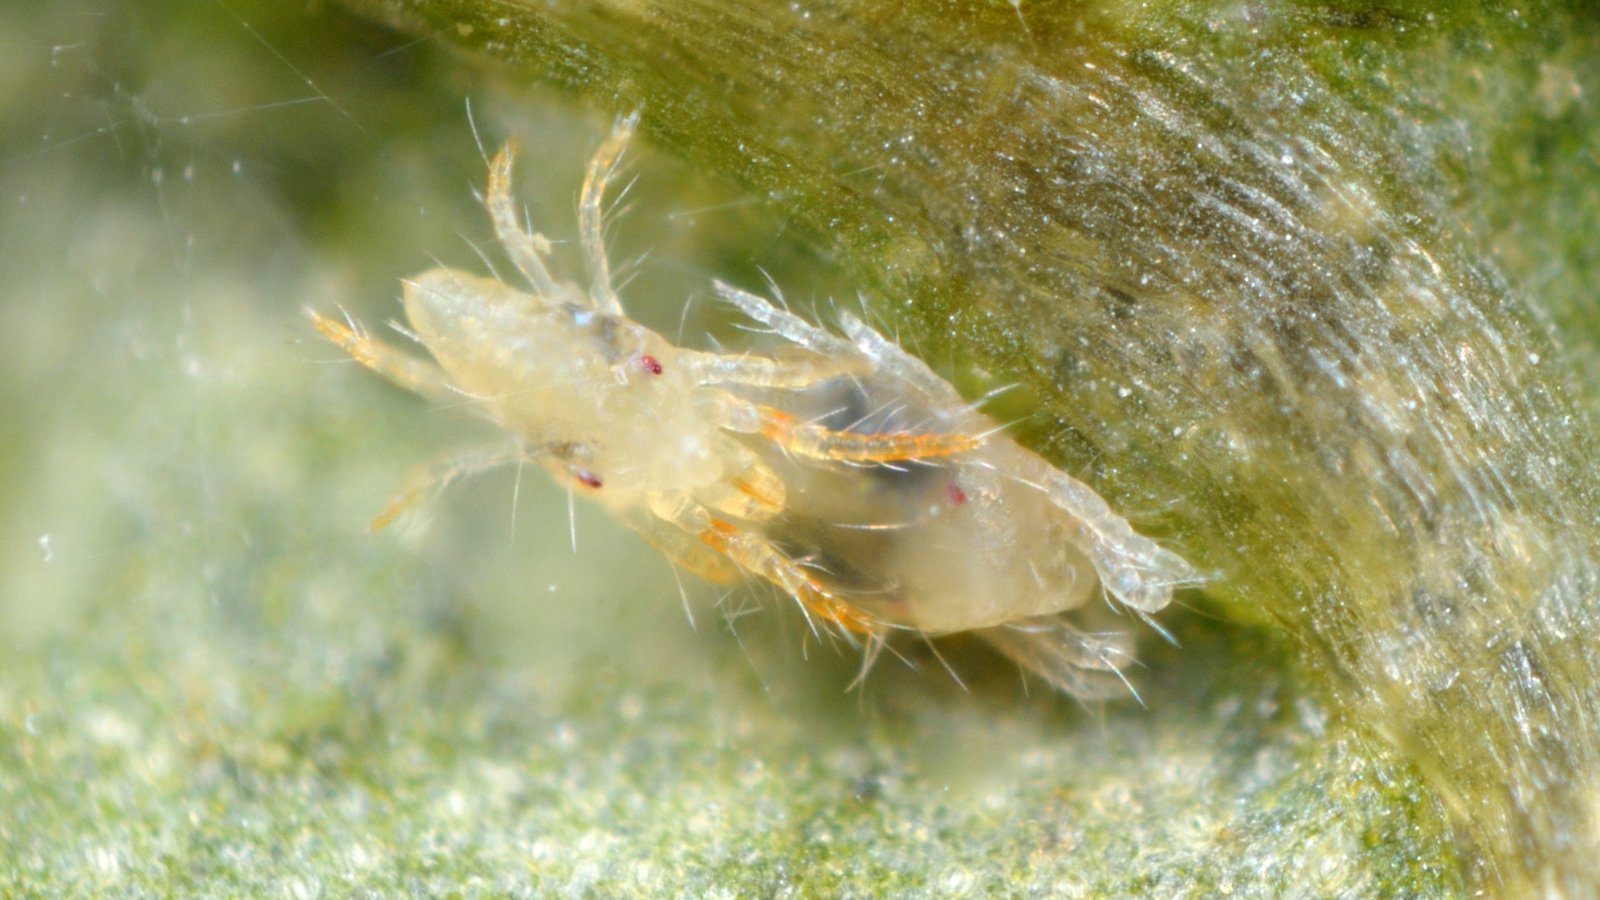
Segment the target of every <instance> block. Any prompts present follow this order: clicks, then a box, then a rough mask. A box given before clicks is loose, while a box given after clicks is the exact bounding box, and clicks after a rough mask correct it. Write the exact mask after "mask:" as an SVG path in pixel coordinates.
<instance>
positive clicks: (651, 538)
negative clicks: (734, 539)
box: [623, 512, 741, 584]
mask: <svg viewBox="0 0 1600 900" xmlns="http://www.w3.org/2000/svg"><path fill="white" fill-rule="evenodd" d="M623 521H624V522H625V523H626V524H627V526H628V527H629V528H632V529H633V530H634V531H635V532H637V533H638V534H639V536H640V537H642V538H644V539H645V541H646V542H647V543H649V544H650V546H652V547H654V548H656V549H657V550H659V551H660V552H661V555H663V556H665V557H666V558H667V560H668V561H669V562H671V563H672V564H673V565H675V566H677V567H678V568H680V569H683V570H684V571H685V572H688V573H690V574H692V575H698V576H700V577H701V578H704V579H705V580H707V581H709V582H711V583H712V584H732V583H733V582H734V581H736V580H738V578H739V575H740V573H741V570H740V568H739V567H738V566H737V565H736V564H735V563H734V562H733V561H732V560H730V559H728V557H726V556H724V555H722V554H721V553H719V552H717V551H716V550H713V549H712V548H711V547H710V546H708V545H707V544H706V543H705V542H704V541H700V540H698V539H696V538H694V537H692V536H690V535H688V534H685V533H684V532H683V531H681V530H679V529H678V528H675V527H673V526H672V525H671V524H669V523H667V522H664V521H662V520H661V519H658V518H656V517H655V516H654V515H651V514H650V513H648V512H645V513H641V514H639V515H631V516H627V517H625V518H624V519H623Z"/></svg>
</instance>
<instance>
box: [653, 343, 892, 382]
mask: <svg viewBox="0 0 1600 900" xmlns="http://www.w3.org/2000/svg"><path fill="white" fill-rule="evenodd" d="M677 359H678V362H679V365H685V366H688V367H689V371H690V372H691V373H692V374H693V375H694V378H695V380H696V381H698V382H699V383H701V384H741V385H745V386H747V387H754V388H803V387H809V386H811V385H813V384H817V383H819V382H823V381H827V380H828V379H830V378H838V377H840V376H843V375H861V374H865V373H866V372H867V371H868V370H869V369H870V366H868V365H867V361H866V360H864V359H861V358H860V357H858V356H849V357H828V356H807V357H804V358H801V359H796V360H780V359H773V358H772V357H770V356H754V355H745V354H733V353H706V352H703V351H699V350H679V351H678V354H677Z"/></svg>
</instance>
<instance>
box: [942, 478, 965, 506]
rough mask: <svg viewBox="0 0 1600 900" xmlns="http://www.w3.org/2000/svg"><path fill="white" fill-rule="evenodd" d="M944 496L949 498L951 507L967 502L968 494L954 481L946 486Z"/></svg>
mask: <svg viewBox="0 0 1600 900" xmlns="http://www.w3.org/2000/svg"><path fill="white" fill-rule="evenodd" d="M944 495H945V497H947V498H949V500H950V505H951V506H960V505H962V504H963V503H966V502H967V492H966V491H963V490H962V489H961V485H959V484H956V483H955V482H954V481H952V482H950V483H949V484H947V485H945V488H944Z"/></svg>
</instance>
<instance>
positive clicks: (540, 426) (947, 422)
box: [311, 116, 1199, 698]
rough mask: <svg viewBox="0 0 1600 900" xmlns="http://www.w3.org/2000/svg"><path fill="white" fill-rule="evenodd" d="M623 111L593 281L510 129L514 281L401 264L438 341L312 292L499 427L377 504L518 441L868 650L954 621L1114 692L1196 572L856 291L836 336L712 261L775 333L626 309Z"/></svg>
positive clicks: (482, 462)
mask: <svg viewBox="0 0 1600 900" xmlns="http://www.w3.org/2000/svg"><path fill="white" fill-rule="evenodd" d="M634 122H635V117H631V116H630V117H627V118H625V119H622V120H620V121H619V122H618V124H617V127H616V128H615V129H614V130H613V132H612V134H611V135H610V137H609V138H608V139H607V140H606V141H605V142H604V143H603V144H602V145H601V147H600V149H599V150H598V151H597V152H596V154H595V156H594V159H593V160H592V161H591V162H590V164H589V168H588V172H587V177H586V178H585V180H584V186H583V194H582V199H581V202H580V207H579V225H580V240H581V244H582V248H583V255H584V259H585V262H586V266H587V269H588V280H589V287H588V289H587V290H585V289H584V288H581V287H579V286H578V285H576V284H573V283H572V282H569V281H565V280H559V279H557V278H556V277H555V276H553V275H552V274H551V272H550V268H549V265H548V261H547V256H548V250H549V241H547V240H546V239H545V238H544V237H543V236H541V235H539V234H536V233H532V232H531V231H530V230H529V229H528V228H527V227H525V225H524V221H523V217H522V216H521V215H520V214H519V212H518V207H517V204H516V203H515V202H514V200H513V199H512V196H511V159H512V149H511V147H510V146H509V145H508V146H507V147H506V148H505V149H503V150H501V151H500V153H499V154H498V155H497V156H496V157H495V158H494V161H493V162H492V163H491V164H490V168H489V184H488V191H487V196H486V198H485V204H486V205H487V207H488V210H489V214H490V217H491V218H492V219H493V222H494V227H495V231H496V233H497V235H498V237H499V240H500V243H501V244H502V246H503V247H504V249H505V253H506V255H507V256H508V257H509V258H510V259H511V261H512V262H513V263H514V264H515V265H516V267H517V268H518V269H519V270H520V271H521V272H522V275H523V277H524V278H526V279H527V281H528V285H529V287H528V289H526V290H521V289H518V288H514V287H511V286H509V285H507V284H504V283H503V282H501V281H498V280H496V279H492V278H484V277H480V276H477V275H473V274H470V273H467V272H462V271H459V270H456V269H434V270H432V271H428V272H424V273H423V274H421V275H419V276H417V277H416V278H413V279H411V280H409V281H407V282H405V310H406V317H407V318H408V319H409V321H410V330H411V332H412V337H414V338H415V339H416V340H417V341H418V342H419V343H421V344H422V345H423V346H424V347H426V348H427V349H428V351H429V352H430V353H431V354H432V356H433V359H434V362H429V361H426V360H422V359H419V358H416V357H414V356H411V355H409V354H406V353H402V352H399V351H397V350H395V349H393V348H390V347H388V346H386V345H384V344H380V343H377V342H375V341H374V340H372V339H371V338H370V337H369V336H368V335H367V334H366V333H365V331H364V330H363V329H362V328H361V327H360V326H359V325H357V324H355V323H353V322H349V323H346V322H341V321H338V320H335V319H331V318H328V317H326V316H322V315H319V314H317V313H315V312H313V313H311V318H312V321H313V322H314V323H315V324H316V327H317V329H318V330H319V331H321V332H322V334H323V335H325V336H326V337H327V338H328V339H329V340H331V341H333V342H334V343H335V344H338V345H339V346H340V347H342V348H343V349H344V350H345V351H346V352H347V353H349V354H350V355H351V356H352V357H354V358H355V359H356V360H358V361H360V362H361V363H362V364H364V365H366V366H367V367H369V368H371V369H373V370H374V371H376V372H378V373H379V374H381V375H383V376H384V377H386V378H388V379H389V380H391V381H393V382H394V383H396V384H398V385H400V386H402V387H405V388H408V389H410V390H413V391H415V392H417V393H419V394H422V395H424V396H428V397H435V398H440V399H443V400H445V401H447V402H449V403H451V404H452V405H460V404H461V403H462V402H463V401H466V402H468V403H470V404H471V405H472V406H473V407H474V408H475V409H476V410H477V411H478V412H479V413H480V414H481V415H482V416H484V417H485V418H487V419H488V420H489V421H491V422H493V423H494V424H495V425H497V426H499V427H500V428H502V429H504V430H505V431H506V433H507V434H508V435H510V436H511V437H512V438H513V440H512V441H511V442H510V446H508V447H505V448H496V449H494V450H491V451H487V452H485V451H477V452H473V453H470V454H464V455H461V456H457V457H453V458H451V459H448V460H444V461H442V462H441V463H439V464H436V465H435V466H433V467H432V468H430V469H429V470H428V471H427V473H426V475H425V476H424V477H421V478H419V479H417V480H416V481H415V482H414V484H413V485H412V487H411V488H410V489H408V490H407V491H406V492H404V493H403V494H401V496H400V497H398V498H396V500H395V501H394V502H393V503H391V504H390V506H389V508H388V509H386V510H385V511H384V512H383V513H382V514H381V515H379V517H378V518H377V519H376V520H375V522H374V524H375V525H376V526H378V527H382V526H383V525H385V524H387V523H388V522H390V521H392V520H393V519H394V517H395V516H396V515H398V514H399V513H401V512H403V511H405V510H406V509H408V508H410V507H411V506H413V505H415V504H416V503H417V502H419V501H420V499H421V498H422V497H424V496H425V495H426V494H427V493H428V492H429V491H430V490H431V489H433V488H435V487H437V486H439V485H440V484H442V483H444V482H447V481H450V480H453V479H455V478H458V477H462V476H464V475H467V474H470V473H472V472H476V471H480V470H482V469H485V468H489V467H492V466H497V465H503V464H506V463H513V462H518V461H521V460H531V461H535V462H538V463H539V464H540V465H542V466H543V467H544V468H545V469H546V470H547V471H549V472H550V474H551V475H552V476H554V477H555V478H556V480H557V481H559V482H561V483H563V484H565V485H567V486H569V487H570V489H571V490H573V491H575V492H577V493H580V494H582V495H584V496H586V497H589V498H592V499H594V500H596V501H598V502H599V503H601V504H603V505H604V506H605V507H606V508H607V509H609V510H610V511H611V512H612V513H613V514H614V515H616V516H617V518H618V519H620V520H621V521H622V522H624V523H626V524H627V525H628V526H629V527H630V528H632V529H634V530H635V531H637V532H638V533H640V534H641V535H643V536H644V538H645V539H646V540H648V541H649V542H650V543H652V544H653V545H655V546H656V547H657V548H659V549H660V550H662V551H663V552H664V553H665V554H666V555H667V556H668V557H669V558H670V559H671V560H672V561H673V562H675V563H677V564H678V565H680V566H682V567H683V568H685V569H688V570H690V571H692V572H695V573H697V574H699V575H701V576H703V577H705V578H708V579H710V580H712V581H716V582H728V581H731V580H735V579H737V578H738V577H739V576H741V575H744V576H754V577H755V578H758V579H761V580H763V581H766V582H769V583H770V584H772V585H775V586H776V587H777V588H778V589H780V590H781V591H782V592H784V593H785V594H787V595H789V596H791V597H793V598H794V599H795V601H797V603H798V605H799V607H800V609H801V610H802V611H803V612H804V613H805V615H806V616H807V618H808V620H809V621H810V623H811V625H812V628H813V630H815V631H817V632H818V633H821V631H822V630H823V629H828V630H829V631H831V632H834V633H837V634H840V635H844V636H846V637H847V638H850V639H852V640H856V641H858V642H860V643H861V645H862V646H864V648H865V651H866V652H865V657H864V659H865V663H866V664H870V663H871V661H872V660H873V659H874V658H875V657H876V656H877V654H878V652H879V651H880V650H881V649H882V648H883V647H884V646H885V642H886V641H887V640H888V639H889V638H890V637H891V636H893V635H894V634H896V633H899V632H907V633H910V634H914V635H919V636H937V635H942V634H950V633H953V632H963V631H969V632H974V633H975V634H977V635H978V636H979V637H981V638H983V639H984V640H986V641H987V642H988V643H990V644H991V645H993V646H994V647H996V648H997V649H999V650H1000V651H1001V652H1003V653H1004V654H1006V655H1007V656H1009V657H1011V658H1012V659H1013V660H1015V661H1016V662H1017V663H1018V664H1020V665H1021V666H1022V667H1023V668H1024V669H1026V670H1027V671H1029V672H1032V673H1034V674H1037V675H1038V676H1040V677H1042V678H1043V679H1044V680H1045V681H1047V682H1049V683H1050V684H1051V685H1053V686H1055V687H1056V688H1058V689H1060V690H1063V691H1065V692H1068V693H1070V694H1073V695H1075V696H1078V697H1083V698H1092V697H1104V696H1109V695H1112V694H1115V693H1118V692H1120V691H1121V690H1122V685H1123V684H1125V681H1124V680H1123V679H1122V669H1123V668H1124V667H1125V666H1126V665H1127V664H1128V663H1129V662H1130V661H1131V655H1130V653H1131V643H1132V640H1131V637H1130V636H1129V635H1128V634H1127V633H1126V632H1125V630H1124V629H1123V628H1122V627H1121V624H1122V623H1123V622H1126V621H1127V620H1126V617H1119V613H1121V612H1123V611H1132V612H1133V613H1135V614H1137V615H1138V616H1140V617H1147V616H1148V615H1149V614H1151V613H1154V612H1157V611H1159V610H1161V609H1162V608H1163V607H1165V606H1166V605H1167V604H1168V603H1169V602H1170V601H1171V599H1172V593H1173V590H1174V589H1175V588H1178V587H1181V586H1184V585H1187V584H1193V583H1196V582H1198V581H1199V578H1198V577H1197V573H1196V571H1195V570H1194V569H1193V568H1192V567H1191V566H1190V565H1189V564H1188V563H1187V562H1185V561H1184V560H1183V559H1182V558H1180V557H1179V556H1177V555H1176V554H1174V553H1172V552H1171V551H1169V550H1167V549H1165V548H1163V547H1161V546H1159V545H1158V544H1156V543H1155V542H1154V541H1152V540H1150V539H1149V538H1146V537H1144V536H1142V535H1139V534H1137V533H1136V532H1134V530H1133V529H1132V528H1131V527H1130V526H1129V524H1128V522H1127V521H1126V520H1125V519H1123V518H1122V517H1121V516H1119V515H1117V514H1116V513H1115V512H1113V511H1112V510H1111V508H1110V507H1109V506H1107V504H1106V502H1105V501H1104V500H1102V499H1101V498H1100V496H1099V495H1098V494H1096V493H1095V492H1094V491H1093V490H1091V489H1090V488H1089V487H1087V486H1086V485H1084V484H1082V483H1081V482H1079V481H1077V480H1075V479H1073V478H1072V477H1070V476H1068V475H1067V474H1066V473H1064V472H1062V471H1060V470H1059V469H1057V468H1055V467H1054V466H1052V465H1050V464H1049V463H1048V462H1046V461H1045V460H1044V459H1043V458H1041V457H1039V456H1038V455H1036V454H1034V453H1032V452H1030V451H1028V450H1026V449H1024V448H1023V447H1022V446H1020V445H1019V444H1017V443H1016V442H1015V441H1013V440H1011V439H1010V438H1009V437H1006V436H1005V435H1004V434H1002V433H1001V432H1000V431H999V429H997V428H996V426H995V424H994V422H993V421H991V420H990V419H989V418H988V417H986V416H985V415H984V414H983V413H981V412H979V411H978V410H977V409H976V408H974V406H973V405H971V404H969V403H967V402H966V401H965V400H963V399H962V398H961V396H960V395H959V394H957V393H956V391H955V389H954V388H953V387H952V386H951V385H950V384H949V383H948V382H946V381H945V380H944V379H942V378H940V377H939V376H938V375H937V374H935V373H934V372H933V371H932V370H931V369H929V368H928V367H927V366H926V365H925V364H924V363H923V362H922V361H921V360H919V359H917V358H915V357H913V356H910V355H909V354H907V353H905V352H904V351H902V350H901V349H900V348H899V346H897V345H896V344H895V343H894V342H893V341H891V340H889V339H887V338H886V337H884V336H883V335H881V334H879V333H878V332H877V331H875V330H873V329H872V328H870V327H868V326H867V325H866V324H864V323H863V322H861V321H860V320H859V319H857V318H855V317H853V316H851V315H849V314H842V315H841V316H840V327H841V330H842V331H843V333H844V336H842V337H841V336H838V335H835V334H833V333H831V332H829V331H826V330H824V329H822V328H819V327H817V326H815V325H812V324H810V323H808V322H806V321H805V320H803V319H801V318H799V317H798V316H795V315H793V314H791V313H789V312H788V311H786V310H785V309H782V308H780V307H779V306H777V305H775V304H774V303H772V302H769V301H768V300H765V299H763V298H761V297H758V296H756V295H754V294H751V293H747V292H745V291H743V290H740V289H738V288H736V287H732V286H731V285H727V284H723V283H721V282H716V283H715V286H716V290H717V292H718V294H720V295H721V296H722V297H723V298H724V299H726V300H727V301H728V302H730V303H731V304H733V305H734V306H735V307H737V308H738V309H739V310H740V311H741V312H743V313H744V315H746V316H748V317H750V318H751V319H753V320H755V321H756V322H759V323H761V324H762V325H764V326H765V327H766V329H768V331H769V333H770V334H771V335H772V336H773V338H774V341H775V344H776V346H774V347H772V348H771V350H770V352H768V353H734V354H728V353H713V352H704V351H697V350H691V349H686V348H683V347H677V346H674V345H673V344H672V342H670V341H668V340H667V339H665V338H664V337H662V336H661V335H659V334H656V333H655V332H653V331H651V330H649V329H648V328H645V327H644V326H643V325H640V324H639V323H637V322H635V321H633V320H632V319H630V318H628V315H627V313H626V312H625V311H624V310H623V308H622V303H621V300H620V299H619V298H618V296H617V293H616V290H615V288H614V287H613V284H612V278H611V271H610V265H609V263H608V261H607V258H606V249H605V245H604V242H603V236H602V231H603V229H602V212H603V209H602V202H603V198H604V195H605V189H606V184H607V182H608V180H609V179H610V178H611V177H612V176H613V175H614V173H615V171H616V167H617V163H618V160H619V159H620V157H621V155H622V152H623V149H624V147H625V146H626V145H627V142H628V140H629V138H630V136H631V134H632V131H633V127H634ZM1102 595H1103V596H1104V597H1105V598H1107V600H1108V602H1096V603H1091V602H1090V601H1091V600H1092V599H1097V598H1099V597H1100V596H1102ZM865 668H866V666H865V665H864V666H863V671H865Z"/></svg>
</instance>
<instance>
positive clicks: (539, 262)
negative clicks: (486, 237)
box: [483, 141, 564, 297]
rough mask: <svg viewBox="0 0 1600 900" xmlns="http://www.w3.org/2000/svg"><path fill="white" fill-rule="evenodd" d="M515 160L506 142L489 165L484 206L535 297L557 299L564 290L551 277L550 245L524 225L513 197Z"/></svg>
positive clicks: (507, 253)
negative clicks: (512, 165)
mask: <svg viewBox="0 0 1600 900" xmlns="http://www.w3.org/2000/svg"><path fill="white" fill-rule="evenodd" d="M515 156H516V146H515V145H513V144H512V143H511V142H510V141H507V142H506V144H505V146H503V147H501V148H500V152H499V153H496V154H495V155H494V159H493V160H492V161H491V162H490V163H489V189H488V194H487V196H485V197H484V199H483V204H484V206H485V207H487V208H488V210H489V218H490V220H492V221H493V222H494V231H495V235H496V236H498V237H499V238H500V245H501V246H502V247H504V248H505V251H506V256H509V257H510V258H511V262H512V263H513V264H514V265H516V267H517V269H518V271H520V272H522V276H523V277H524V278H526V279H528V284H529V285H531V286H532V287H533V290H534V293H536V294H539V295H540V296H542V297H558V296H560V295H561V294H562V293H564V292H563V291H562V286H561V285H560V284H558V283H557V282H556V280H555V278H554V277H553V276H552V275H551V274H550V268H549V267H548V266H546V265H545V256H546V255H547V254H549V252H550V241H549V239H547V238H546V237H545V236H544V235H542V234H536V233H531V232H529V231H528V229H527V227H526V226H524V225H523V221H522V215H521V213H519V212H518V211H517V203H516V201H515V199H513V197H512V195H511V163H512V160H513V158H515Z"/></svg>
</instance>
